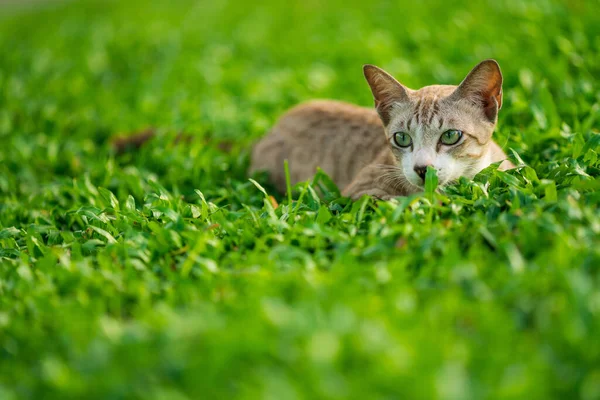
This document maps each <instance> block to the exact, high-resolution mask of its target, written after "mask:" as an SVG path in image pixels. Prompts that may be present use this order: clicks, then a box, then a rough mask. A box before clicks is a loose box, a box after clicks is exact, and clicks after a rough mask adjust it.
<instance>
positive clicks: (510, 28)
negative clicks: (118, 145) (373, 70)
mask: <svg viewBox="0 0 600 400" xmlns="http://www.w3.org/2000/svg"><path fill="white" fill-rule="evenodd" d="M402 3H404V4H402ZM402 3H401V2H398V4H392V2H387V1H381V2H372V1H364V2H361V1H356V0H344V1H339V0H332V1H327V2H322V1H316V0H303V1H290V2H286V1H276V0H267V1H264V2H258V3H253V2H247V1H242V0H231V1H202V2H196V3H194V2H191V1H183V0H175V1H167V0H165V1H152V2H147V1H80V2H73V3H62V2H61V3H52V2H51V3H49V4H46V3H43V2H42V3H40V2H38V3H37V5H36V6H30V5H28V4H29V3H20V4H12V5H6V4H4V5H1V6H0V49H1V53H0V399H39V398H47V399H54V398H56V399H69V398H85V399H95V398H102V399H129V398H139V399H196V398H206V399H213V398H220V399H227V398H245V399H254V398H263V399H276V400H279V399H318V398H325V399H348V398H354V399H409V398H415V399H417V398H418V399H550V398H560V399H584V400H591V399H599V398H600V209H599V204H600V160H599V153H600V132H599V128H598V127H599V126H600V85H599V83H598V77H600V52H599V51H598V49H600V3H598V2H597V1H595V0H587V1H583V0H579V1H575V0H572V1H564V2H558V1H553V0H544V1H535V2H534V1H517V0H485V1H478V2H475V1H472V2H459V1H452V0H451V1H448V0H432V1H427V2H417V1H413V2H402ZM407 3H409V4H407ZM485 58H495V59H497V60H498V62H499V63H500V66H501V68H502V71H503V74H504V104H503V108H502V110H501V112H500V116H499V124H498V129H497V131H496V133H495V138H496V141H497V142H498V143H500V144H501V146H503V147H504V148H505V149H506V150H507V152H508V153H509V154H510V157H511V159H512V160H513V161H514V162H515V163H519V164H520V165H521V166H520V167H519V168H518V169H516V170H512V171H509V172H500V171H496V170H495V167H490V168H488V169H486V170H484V171H483V172H482V173H480V174H479V175H478V176H477V177H476V178H475V179H474V180H473V181H467V180H465V179H463V180H461V181H460V182H459V183H457V184H456V185H454V186H450V187H447V188H445V189H444V190H438V191H436V190H434V188H433V187H429V188H428V192H427V193H424V194H422V195H416V196H412V197H407V198H398V199H395V200H391V201H387V202H383V201H375V200H372V199H369V198H367V197H365V198H363V199H362V200H359V201H356V202H351V201H350V200H348V199H344V198H342V197H340V195H339V191H338V189H337V188H335V187H334V186H333V185H332V184H330V183H329V180H328V179H327V177H326V176H323V175H318V176H317V177H316V178H315V180H314V181H313V182H309V183H303V184H299V185H298V186H297V187H296V188H295V191H294V193H293V196H292V197H291V201H290V198H288V197H287V196H281V195H279V194H277V193H275V192H274V191H273V189H272V188H271V187H269V185H268V180H267V179H266V177H265V176H264V175H259V176H255V177H254V179H255V180H254V181H251V180H249V179H248V178H249V177H248V176H247V174H246V168H247V166H248V163H249V153H250V150H251V146H252V144H253V143H254V142H255V141H256V140H257V139H258V138H259V137H261V135H263V134H264V133H265V132H266V131H267V130H268V129H269V127H270V126H271V125H272V124H273V123H274V122H275V120H276V119H277V117H278V116H279V115H281V113H282V112H283V111H284V110H285V109H287V108H288V107H290V106H292V105H294V104H297V103H298V102H302V101H305V100H309V99H313V98H334V99H340V100H345V101H349V102H353V103H357V104H361V105H366V106H371V105H372V98H371V94H370V91H369V88H368V86H367V84H366V82H365V81H364V78H363V76H362V70H361V67H362V65H363V64H365V63H372V64H376V65H379V66H381V67H383V68H385V69H386V70H388V71H389V72H390V73H392V74H393V75H394V76H396V77H397V78H398V79H399V80H400V81H401V82H403V83H404V84H406V85H407V86H409V87H412V88H418V87H420V86H423V85H428V84H433V83H446V84H458V83H459V82H460V80H461V79H462V78H463V77H464V76H465V75H466V73H467V72H468V71H469V70H470V69H471V68H472V67H473V66H474V65H475V64H476V63H477V62H479V61H481V60H483V59H485ZM147 127H155V128H156V130H157V136H156V138H154V139H153V140H151V141H149V142H148V143H147V144H146V145H145V146H143V147H141V148H140V149H139V150H133V151H126V152H125V153H123V154H117V153H116V152H115V150H114V146H113V144H112V143H113V140H114V138H115V137H116V136H118V135H123V134H128V133H130V132H136V131H139V130H142V129H145V128H147ZM180 132H185V134H186V135H187V136H191V140H189V141H186V140H183V141H179V142H178V141H177V140H175V138H176V137H177V135H178V134H179V133H180ZM317 193H321V197H320V196H319V195H317ZM271 196H272V197H271Z"/></svg>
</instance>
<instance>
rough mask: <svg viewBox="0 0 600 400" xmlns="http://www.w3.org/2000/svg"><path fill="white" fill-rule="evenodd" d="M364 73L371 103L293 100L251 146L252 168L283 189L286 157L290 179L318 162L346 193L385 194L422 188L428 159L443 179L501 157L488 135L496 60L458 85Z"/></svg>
mask: <svg viewBox="0 0 600 400" xmlns="http://www.w3.org/2000/svg"><path fill="white" fill-rule="evenodd" d="M365 76H366V78H367V81H368V82H369V85H370V86H371V90H372V92H373V95H374V97H375V103H376V109H369V108H364V107H358V106H355V105H352V104H347V103H342V102H336V101H327V100H321V101H312V102H309V103H305V104H302V105H299V106H296V107H294V108H292V109H291V110H290V111H288V112H287V113H286V114H284V115H283V116H282V117H281V118H280V119H279V121H278V122H277V124H276V125H275V126H274V127H273V129H272V131H271V132H270V133H269V134H268V135H267V136H266V137H265V138H263V139H262V140H261V141H259V142H258V143H257V144H256V146H255V147H254V149H253V152H252V164H251V167H250V171H251V172H254V171H259V170H266V171H268V172H269V174H270V178H271V181H272V182H273V183H274V185H275V186H276V188H277V189H278V190H279V191H281V192H284V191H285V187H286V182H285V173H284V168H283V163H284V160H286V159H287V160H288V163H289V167H290V178H291V181H292V182H291V183H292V184H295V183H297V182H301V181H304V180H307V179H310V178H312V176H313V175H314V173H315V172H316V169H317V167H320V168H321V169H323V170H324V171H325V172H326V173H327V174H328V175H329V176H330V177H331V178H332V179H333V181H334V182H335V183H336V184H337V185H338V187H340V188H341V189H343V194H344V195H346V196H349V197H352V198H354V199H356V198H359V197H361V196H362V195H364V194H367V195H372V196H376V197H379V198H384V199H387V198H391V197H395V196H402V195H407V194H410V193H415V192H419V191H421V190H422V189H423V185H424V179H425V170H426V167H427V166H428V165H431V166H432V167H434V168H436V170H437V173H438V176H439V179H440V183H441V184H442V185H443V184H446V183H448V182H451V181H453V180H456V179H458V177H460V176H466V177H473V176H474V175H475V174H476V173H477V172H479V171H481V170H482V169H483V168H485V167H487V166H488V165H489V164H491V163H493V162H497V161H503V160H505V159H506V155H505V154H504V152H503V151H502V149H501V148H500V147H499V146H498V145H497V144H496V143H495V142H494V141H493V140H492V139H491V136H492V133H493V130H494V128H495V124H496V116H497V111H498V109H499V108H500V106H501V101H502V94H501V83H502V76H501V75H500V70H499V68H498V67H497V64H496V62H495V61H492V60H488V61H484V62H482V63H481V64H479V65H478V66H477V67H475V68H474V69H473V71H472V72H471V73H470V74H469V76H467V78H466V79H465V80H464V81H463V83H462V84H461V85H460V86H458V87H457V86H447V85H434V86H426V87H424V88H422V89H420V90H416V91H414V90H410V89H408V88H406V87H404V86H402V85H401V84H400V83H398V82H397V81H395V80H394V79H393V78H392V77H391V76H389V75H388V74H386V73H385V72H384V71H382V70H380V69H379V68H377V67H373V66H366V67H365ZM454 140H456V141H455V142H454V143H452V142H453V141H454ZM448 143H450V144H448ZM510 166H511V164H510V162H508V161H504V162H503V164H502V165H501V168H502V169H506V168H509V167H510Z"/></svg>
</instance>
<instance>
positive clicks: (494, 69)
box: [452, 60, 502, 122]
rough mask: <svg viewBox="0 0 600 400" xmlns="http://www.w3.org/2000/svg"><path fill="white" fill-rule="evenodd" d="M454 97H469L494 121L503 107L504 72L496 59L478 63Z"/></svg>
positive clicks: (457, 89)
mask: <svg viewBox="0 0 600 400" xmlns="http://www.w3.org/2000/svg"><path fill="white" fill-rule="evenodd" d="M452 97H454V98H467V99H469V100H470V101H472V102H473V103H475V104H477V105H478V106H480V107H481V108H482V109H483V113H484V114H485V116H486V117H487V118H488V120H490V121H492V122H494V121H495V120H496V116H497V115H498V110H499V109H500V108H501V107H502V72H500V66H499V65H498V63H497V62H496V60H485V61H482V62H480V63H479V64H477V65H476V66H475V67H474V68H473V69H472V70H471V72H469V75H467V77H466V78H465V79H464V80H463V81H462V83H461V84H460V85H459V86H458V88H456V90H455V91H454V93H453V94H452Z"/></svg>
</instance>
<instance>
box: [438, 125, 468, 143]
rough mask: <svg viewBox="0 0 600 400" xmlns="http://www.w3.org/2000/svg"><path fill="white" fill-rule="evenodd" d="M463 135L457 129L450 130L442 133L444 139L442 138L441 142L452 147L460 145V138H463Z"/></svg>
mask: <svg viewBox="0 0 600 400" xmlns="http://www.w3.org/2000/svg"><path fill="white" fill-rule="evenodd" d="M462 135H463V133H462V132H461V131H459V130H457V129H450V130H447V131H446V132H444V133H442V137H440V142H442V143H443V144H445V145H448V146H452V145H453V144H456V143H458V141H459V140H460V138H462Z"/></svg>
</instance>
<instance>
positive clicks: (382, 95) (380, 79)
mask: <svg viewBox="0 0 600 400" xmlns="http://www.w3.org/2000/svg"><path fill="white" fill-rule="evenodd" d="M363 72H364V74H365V78H366V79H367V83H368V84H369V86H370V87H371V92H372V93H373V97H374V98H375V108H376V109H377V112H378V113H379V116H380V117H381V120H382V121H383V123H384V125H387V124H388V123H389V122H390V111H391V109H392V106H393V105H394V104H395V103H399V102H404V101H408V93H407V89H406V88H405V87H404V86H402V84H401V83H400V82H398V81H397V80H395V79H394V78H393V77H392V76H391V75H390V74H388V73H387V72H385V71H384V70H382V69H381V68H379V67H376V66H374V65H369V64H367V65H365V66H364V67H363Z"/></svg>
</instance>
